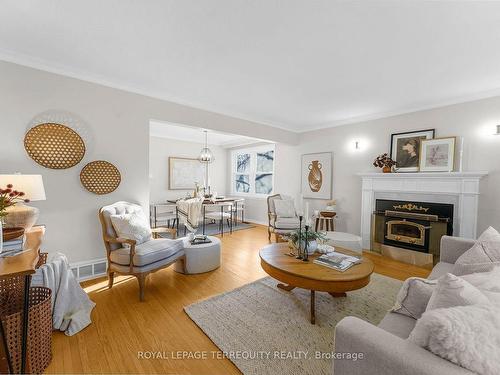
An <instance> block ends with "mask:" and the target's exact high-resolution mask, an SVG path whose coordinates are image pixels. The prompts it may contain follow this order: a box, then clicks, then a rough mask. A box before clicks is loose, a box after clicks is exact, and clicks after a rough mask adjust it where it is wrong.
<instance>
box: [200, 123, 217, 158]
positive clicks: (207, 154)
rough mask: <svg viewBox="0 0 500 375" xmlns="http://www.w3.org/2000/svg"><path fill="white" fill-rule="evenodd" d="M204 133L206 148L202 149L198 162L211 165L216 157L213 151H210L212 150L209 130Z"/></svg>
mask: <svg viewBox="0 0 500 375" xmlns="http://www.w3.org/2000/svg"><path fill="white" fill-rule="evenodd" d="M203 131H204V133H205V147H203V148H202V149H201V152H200V156H199V157H198V160H199V161H200V163H204V164H210V163H212V162H213V161H214V160H215V158H214V155H213V154H212V151H210V149H209V148H208V131H207V130H203Z"/></svg>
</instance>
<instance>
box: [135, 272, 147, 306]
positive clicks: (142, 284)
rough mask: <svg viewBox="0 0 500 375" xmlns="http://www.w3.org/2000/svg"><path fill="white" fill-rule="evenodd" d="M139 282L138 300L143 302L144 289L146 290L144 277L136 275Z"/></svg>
mask: <svg viewBox="0 0 500 375" xmlns="http://www.w3.org/2000/svg"><path fill="white" fill-rule="evenodd" d="M137 281H139V300H140V301H141V302H144V289H145V288H146V275H137Z"/></svg>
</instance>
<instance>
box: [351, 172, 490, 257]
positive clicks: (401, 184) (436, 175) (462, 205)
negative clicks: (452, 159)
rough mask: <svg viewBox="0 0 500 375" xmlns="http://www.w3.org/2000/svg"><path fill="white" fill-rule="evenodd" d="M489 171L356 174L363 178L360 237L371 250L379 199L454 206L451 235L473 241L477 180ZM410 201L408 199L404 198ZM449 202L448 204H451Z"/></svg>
mask: <svg viewBox="0 0 500 375" xmlns="http://www.w3.org/2000/svg"><path fill="white" fill-rule="evenodd" d="M487 174H488V172H443V173H441V172H433V173H430V172H429V173H359V174H358V176H360V177H361V179H362V198H361V199H362V201H361V237H362V238H363V248H364V249H370V248H371V243H370V242H371V241H370V240H371V220H372V213H373V211H374V209H375V201H376V199H377V198H378V197H380V198H384V199H395V200H398V199H399V200H401V199H404V197H410V196H411V197H412V198H411V199H417V200H420V201H426V200H429V199H426V198H432V201H435V202H439V201H440V199H442V200H443V201H442V203H454V205H455V207H454V214H455V218H454V222H455V223H454V235H455V236H460V237H467V238H476V230H477V207H478V200H479V181H480V180H481V178H483V177H484V176H486V175H487ZM407 199H408V200H410V198H407ZM450 200H451V201H452V202H451V201H450Z"/></svg>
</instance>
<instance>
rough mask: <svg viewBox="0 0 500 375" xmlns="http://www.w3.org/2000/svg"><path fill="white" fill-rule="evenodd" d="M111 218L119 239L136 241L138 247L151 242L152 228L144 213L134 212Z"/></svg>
mask: <svg viewBox="0 0 500 375" xmlns="http://www.w3.org/2000/svg"><path fill="white" fill-rule="evenodd" d="M109 217H110V219H111V223H112V224H113V228H115V232H116V234H117V235H118V237H122V238H126V239H129V240H135V241H136V245H139V244H141V243H143V242H147V241H149V240H151V228H150V226H149V223H148V219H147V218H146V216H144V214H143V213H140V212H132V213H130V214H121V215H110V216H109Z"/></svg>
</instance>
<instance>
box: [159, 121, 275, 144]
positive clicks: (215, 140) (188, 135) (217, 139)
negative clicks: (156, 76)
mask: <svg viewBox="0 0 500 375" xmlns="http://www.w3.org/2000/svg"><path fill="white" fill-rule="evenodd" d="M204 130H205V129H201V128H194V127H190V126H185V125H178V124H172V123H168V122H163V121H154V120H152V121H150V123H149V135H150V136H152V137H160V138H169V139H177V140H180V141H186V142H196V143H200V144H203V143H204V142H205V133H204ZM207 131H208V144H209V145H211V146H220V147H223V148H231V147H238V146H244V145H249V144H254V143H260V142H267V141H265V140H262V139H258V138H250V137H245V136H242V135H236V134H227V133H221V132H217V131H213V130H207Z"/></svg>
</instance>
